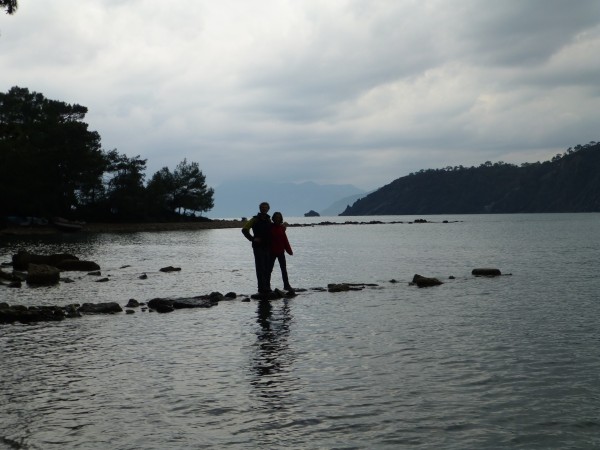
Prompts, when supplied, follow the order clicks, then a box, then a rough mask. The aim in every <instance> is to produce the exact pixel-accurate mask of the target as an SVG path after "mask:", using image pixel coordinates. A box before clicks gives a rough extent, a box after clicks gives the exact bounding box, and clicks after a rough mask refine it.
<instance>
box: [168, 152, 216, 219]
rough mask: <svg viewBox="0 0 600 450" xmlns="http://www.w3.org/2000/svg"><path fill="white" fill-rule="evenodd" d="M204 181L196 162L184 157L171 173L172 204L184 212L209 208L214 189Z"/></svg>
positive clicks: (211, 203)
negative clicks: (189, 161)
mask: <svg viewBox="0 0 600 450" xmlns="http://www.w3.org/2000/svg"><path fill="white" fill-rule="evenodd" d="M205 181H206V177H205V176H204V174H203V173H202V171H201V170H200V167H199V166H198V163H195V162H191V163H188V162H187V160H186V159H184V160H183V161H182V162H180V163H179V164H178V165H177V167H176V168H175V172H174V173H173V182H174V184H173V206H174V207H175V208H176V209H179V210H183V212H184V213H185V212H186V211H188V210H189V211H198V212H204V211H208V210H209V209H211V208H212V207H213V206H214V204H213V194H214V191H213V189H212V188H209V187H207V186H206V182H205Z"/></svg>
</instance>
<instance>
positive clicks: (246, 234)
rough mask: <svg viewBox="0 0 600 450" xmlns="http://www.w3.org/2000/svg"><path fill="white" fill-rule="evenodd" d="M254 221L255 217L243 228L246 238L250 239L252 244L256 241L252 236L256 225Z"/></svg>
mask: <svg viewBox="0 0 600 450" xmlns="http://www.w3.org/2000/svg"><path fill="white" fill-rule="evenodd" d="M254 220H256V219H255V218H254V217H252V218H251V219H250V220H248V221H247V222H246V223H245V224H244V226H243V228H242V234H243V235H244V236H246V239H248V240H249V241H250V242H252V241H254V237H253V236H252V235H251V234H250V230H251V229H252V225H254Z"/></svg>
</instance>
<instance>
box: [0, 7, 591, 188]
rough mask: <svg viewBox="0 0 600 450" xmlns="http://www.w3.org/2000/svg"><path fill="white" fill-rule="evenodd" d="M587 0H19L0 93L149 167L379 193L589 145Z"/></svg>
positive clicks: (216, 180)
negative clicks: (427, 176) (13, 94)
mask: <svg viewBox="0 0 600 450" xmlns="http://www.w3.org/2000/svg"><path fill="white" fill-rule="evenodd" d="M598 55H600V2H598V1H597V0H589V1H588V0H572V1H566V0H564V1H563V0H503V1H489V0H452V1H450V0H356V1H350V0H318V1H315V0H254V1H248V0H218V1H216V0H215V1H208V0H177V1H172V2H167V1H159V0H86V1H81V0H52V1H49V0H20V1H19V9H18V11H17V13H16V14H15V15H13V16H8V15H6V14H1V15H0V91H1V92H6V91H7V90H8V89H10V88H11V87H12V86H21V87H27V88H29V89H30V90H31V91H36V92H41V93H42V94H44V95H45V96H46V97H48V98H51V99H55V100H61V101H65V102H68V103H79V104H81V105H85V106H87V107H88V109H89V113H88V115H87V116H86V119H85V121H86V122H87V123H88V124H89V125H90V128H91V129H92V130H96V131H98V132H99V133H100V135H101V136H102V142H103V147H104V148H105V149H106V150H110V149H113V148H116V149H117V150H118V151H119V152H120V153H124V154H127V155H128V156H135V155H138V154H139V155H141V156H142V157H144V158H147V159H148V164H147V166H148V173H149V175H151V174H152V173H154V172H155V171H156V170H158V169H160V168H161V167H163V166H167V167H169V168H171V169H174V167H175V165H176V164H177V163H178V162H180V161H181V160H182V159H183V158H187V159H188V161H196V162H198V163H199V164H200V167H201V169H202V170H203V172H204V174H205V175H206V176H207V182H208V183H209V185H211V186H218V185H219V184H220V183H224V182H227V181H231V180H240V179H253V180H256V179H260V178H261V177H266V178H268V179H270V180H272V181H292V182H302V181H314V182H317V183H323V184H329V183H336V184H346V183H348V184H354V185H355V186H357V187H360V188H363V189H373V188H377V187H380V186H382V185H384V184H387V183H389V182H390V181H392V180H394V179H396V178H398V177H401V176H404V175H407V174H408V173H410V172H414V171H417V170H420V169H427V168H438V167H446V166H449V165H450V166H454V165H460V164H462V165H465V166H470V165H479V164H481V163H483V162H485V161H488V160H489V161H492V162H496V161H504V162H511V163H515V164H520V163H522V162H534V161H539V160H546V159H549V158H550V157H552V156H553V155H555V154H556V153H558V152H564V150H566V149H567V148H568V147H570V146H575V145H577V144H586V143H588V142H590V141H596V140H600V120H599V119H600V57H598Z"/></svg>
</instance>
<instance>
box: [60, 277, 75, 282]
mask: <svg viewBox="0 0 600 450" xmlns="http://www.w3.org/2000/svg"><path fill="white" fill-rule="evenodd" d="M60 281H62V282H63V283H75V280H72V279H71V278H63V277H61V278H60Z"/></svg>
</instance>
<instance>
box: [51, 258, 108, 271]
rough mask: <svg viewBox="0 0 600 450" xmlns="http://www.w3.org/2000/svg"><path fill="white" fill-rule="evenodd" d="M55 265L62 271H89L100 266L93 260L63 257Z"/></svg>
mask: <svg viewBox="0 0 600 450" xmlns="http://www.w3.org/2000/svg"><path fill="white" fill-rule="evenodd" d="M56 267H58V268H59V269H60V270H62V271H63V272H75V271H77V272H90V271H95V270H99V269H100V266H99V265H98V264H97V263H95V262H94V261H80V260H79V259H65V260H63V261H60V262H59V263H58V264H57V265H56Z"/></svg>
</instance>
